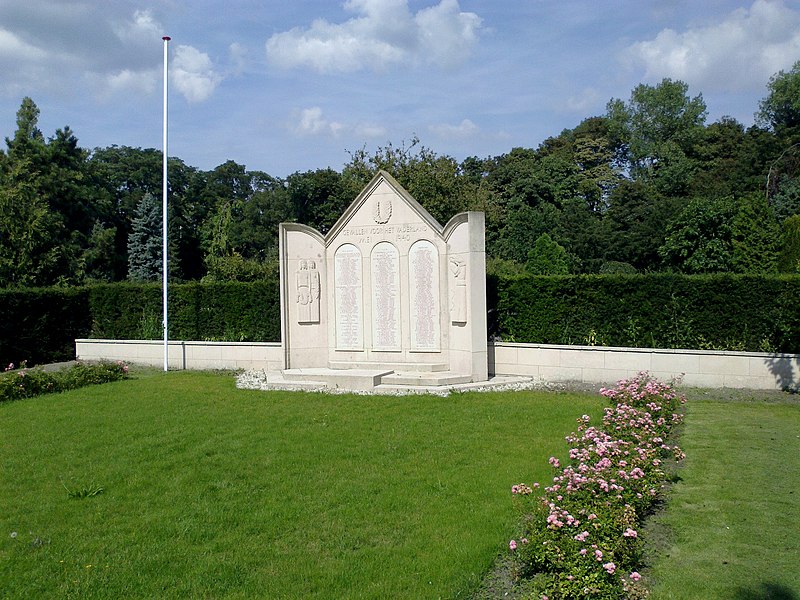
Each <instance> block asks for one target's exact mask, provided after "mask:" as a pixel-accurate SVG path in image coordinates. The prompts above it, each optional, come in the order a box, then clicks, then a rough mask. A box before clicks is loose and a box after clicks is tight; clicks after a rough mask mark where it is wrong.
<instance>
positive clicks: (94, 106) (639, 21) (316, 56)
mask: <svg viewBox="0 0 800 600" xmlns="http://www.w3.org/2000/svg"><path fill="white" fill-rule="evenodd" d="M164 35H169V36H171V37H172V41H171V42H170V46H169V56H170V113H169V114H170V148H169V153H170V155H171V156H177V157H180V158H182V159H183V160H184V161H185V162H186V163H188V164H190V165H193V166H195V167H198V168H201V169H211V168H213V167H215V166H217V165H219V164H221V163H223V162H225V161H226V160H228V159H232V160H235V161H236V162H238V163H241V164H244V165H246V166H247V168H248V169H251V170H261V171H266V172H267V173H269V174H271V175H274V176H278V177H284V176H286V175H289V174H290V173H293V172H295V171H305V170H309V169H318V168H324V167H328V166H330V167H332V168H334V169H337V170H338V169H340V168H341V167H342V165H343V164H344V163H345V162H347V160H348V158H349V155H348V152H347V151H354V150H358V149H360V148H362V147H366V148H367V149H368V150H374V149H375V148H377V147H378V146H382V145H385V144H387V143H389V142H391V143H392V144H394V145H400V144H401V143H403V142H404V141H408V140H410V139H411V138H412V136H414V135H416V136H418V137H419V138H420V139H421V141H422V143H423V144H424V145H426V146H427V147H429V148H431V149H432V150H434V151H435V152H437V153H439V154H448V155H451V156H453V157H455V158H457V159H458V160H462V159H463V158H465V157H467V156H479V157H485V156H493V155H498V154H503V153H506V152H508V151H509V150H511V149H512V148H513V147H517V146H523V147H533V148H535V147H536V146H538V145H539V143H541V142H542V141H543V140H544V139H545V138H547V137H549V136H551V135H557V134H558V133H559V132H560V131H561V130H562V129H564V128H572V127H575V126H576V125H577V124H578V123H579V122H580V121H581V120H582V119H583V118H585V117H588V116H592V115H599V114H603V113H604V112H605V106H606V103H607V102H608V100H609V99H611V98H623V99H628V98H629V96H630V92H631V90H632V89H633V87H634V86H635V85H637V84H638V83H642V82H645V83H657V82H659V81H661V79H662V78H664V77H671V78H673V79H681V80H683V81H685V82H687V83H688V84H689V86H690V93H691V94H692V95H695V94H698V93H702V94H703V97H704V98H705V101H706V103H707V105H708V109H709V122H710V121H714V120H716V119H718V118H720V117H721V116H723V115H729V116H733V117H735V118H736V119H738V120H739V121H741V122H743V123H745V124H746V125H750V124H752V122H753V113H754V112H755V111H756V110H757V108H758V102H759V100H760V99H761V98H763V97H764V96H765V95H766V84H767V82H768V80H769V77H770V76H771V75H773V74H774V73H776V72H777V71H779V70H781V69H783V70H787V69H790V68H791V66H792V64H793V63H794V62H795V61H796V60H800V1H797V0H753V1H748V2H737V1H730V0H702V1H698V0H653V1H646V0H638V1H634V0H630V1H629V0H604V1H601V0H576V1H570V0H517V1H512V0H346V1H343V0H292V1H285V0H281V1H277V0H225V1H224V2H223V1H213V2H212V1H210V0H151V1H149V2H148V1H146V0H141V1H129V0H0V72H2V73H3V78H2V86H0V135H2V136H4V137H5V136H11V135H13V132H14V129H15V113H16V111H17V109H18V108H19V104H20V101H21V99H22V98H23V97H24V96H30V97H32V98H33V99H34V101H35V102H36V103H37V105H38V106H39V108H40V109H41V118H40V128H41V129H42V131H43V133H44V134H45V136H48V137H49V136H51V135H53V133H54V132H55V130H56V129H57V128H60V127H64V126H65V125H69V126H70V127H71V128H72V129H73V131H74V132H75V134H76V135H77V137H78V139H79V143H80V145H81V146H82V147H84V148H94V147H98V146H99V147H105V146H110V145H112V144H117V145H129V146H141V147H155V148H160V147H161V127H162V119H161V111H162V109H161V103H162V84H161V82H162V62H163V46H162V41H161V38H162V36H164Z"/></svg>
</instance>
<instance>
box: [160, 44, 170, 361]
mask: <svg viewBox="0 0 800 600" xmlns="http://www.w3.org/2000/svg"><path fill="white" fill-rule="evenodd" d="M161 39H162V40H164V136H163V140H162V142H163V143H162V147H163V151H162V154H161V162H162V169H163V173H162V179H161V215H162V224H163V227H162V235H163V243H162V246H161V256H162V258H163V264H162V276H163V279H162V285H161V287H162V291H163V294H164V297H163V305H164V320H163V325H164V371H165V372H166V371H167V370H168V368H169V322H168V320H167V273H168V270H167V267H168V263H167V156H168V154H167V81H168V77H167V76H168V73H169V71H168V69H167V60H168V47H169V41H170V37H169V36H166V35H165V36H164V37H163V38H161Z"/></svg>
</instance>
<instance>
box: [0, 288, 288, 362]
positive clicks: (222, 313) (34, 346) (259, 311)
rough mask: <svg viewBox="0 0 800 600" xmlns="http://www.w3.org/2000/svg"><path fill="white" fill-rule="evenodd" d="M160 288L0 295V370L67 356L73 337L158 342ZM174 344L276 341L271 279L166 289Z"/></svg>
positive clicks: (1, 292) (275, 305)
mask: <svg viewBox="0 0 800 600" xmlns="http://www.w3.org/2000/svg"><path fill="white" fill-rule="evenodd" d="M161 319H162V307H161V286H160V285H159V284H135V283H114V284H102V285H97V286H92V287H80V288H47V289H26V290H0V365H3V366H5V365H8V364H9V363H14V364H20V363H21V362H22V361H23V360H24V361H27V363H28V364H30V365H37V364H44V363H50V362H56V361H61V360H70V359H73V358H75V339H76V338H88V337H92V338H110V339H161V338H162V336H163V330H162V326H161ZM169 336H170V338H171V339H175V340H207V341H242V342H248V341H268V342H272V341H280V338H281V328H280V302H279V291H278V280H277V277H275V278H274V279H271V280H266V281H257V282H250V283H236V282H226V283H184V284H174V285H171V286H170V288H169Z"/></svg>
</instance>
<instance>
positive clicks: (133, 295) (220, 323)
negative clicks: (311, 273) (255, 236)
mask: <svg viewBox="0 0 800 600" xmlns="http://www.w3.org/2000/svg"><path fill="white" fill-rule="evenodd" d="M169 294H170V297H169V337H170V339H174V340H209V341H211V340H217V341H241V342H246V341H258V342H261V341H265V342H271V341H280V303H279V295H278V280H277V277H276V276H273V277H272V278H271V279H266V280H261V281H254V282H249V283H243V282H228V283H185V284H176V285H172V286H170V288H169ZM89 309H90V311H91V314H92V330H91V336H92V337H94V338H110V339H158V338H160V337H161V335H162V333H161V332H162V328H161V319H162V311H163V309H162V304H161V286H159V285H157V284H150V285H147V284H125V283H122V284H113V285H98V286H95V287H93V288H92V289H91V292H90V295H89Z"/></svg>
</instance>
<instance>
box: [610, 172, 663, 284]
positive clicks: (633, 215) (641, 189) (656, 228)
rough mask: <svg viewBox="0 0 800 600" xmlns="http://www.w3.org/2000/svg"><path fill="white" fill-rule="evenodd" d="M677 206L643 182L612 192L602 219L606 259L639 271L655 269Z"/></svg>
mask: <svg viewBox="0 0 800 600" xmlns="http://www.w3.org/2000/svg"><path fill="white" fill-rule="evenodd" d="M677 204H678V202H677V201H676V200H674V199H672V198H665V197H663V196H662V195H661V194H659V193H658V192H657V191H656V190H655V189H653V187H652V186H648V185H646V184H645V183H644V182H642V181H624V182H622V183H621V184H620V185H618V186H617V187H616V188H615V189H614V190H613V191H612V192H611V196H610V205H609V208H608V210H607V211H606V213H605V215H604V216H603V225H604V227H603V230H602V231H603V234H604V237H605V239H606V254H605V258H606V259H608V260H611V261H616V262H621V263H629V264H631V265H632V266H633V267H634V268H635V269H638V270H653V269H655V268H656V267H657V266H658V265H659V263H660V260H661V259H660V257H659V254H658V249H659V247H660V246H661V245H662V244H663V243H664V240H665V238H666V227H665V224H666V223H667V222H669V220H670V219H671V218H672V217H673V215H674V213H675V210H676V205H677Z"/></svg>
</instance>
